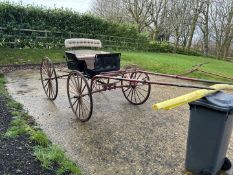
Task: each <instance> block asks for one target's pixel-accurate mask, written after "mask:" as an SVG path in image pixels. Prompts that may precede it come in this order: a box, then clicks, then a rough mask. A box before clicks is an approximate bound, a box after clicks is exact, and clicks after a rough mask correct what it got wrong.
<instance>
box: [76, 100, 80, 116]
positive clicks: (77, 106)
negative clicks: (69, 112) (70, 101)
mask: <svg viewBox="0 0 233 175" xmlns="http://www.w3.org/2000/svg"><path fill="white" fill-rule="evenodd" d="M79 106H80V103H79V102H78V103H77V105H76V108H75V114H77V110H78V108H79V111H80V107H79Z"/></svg>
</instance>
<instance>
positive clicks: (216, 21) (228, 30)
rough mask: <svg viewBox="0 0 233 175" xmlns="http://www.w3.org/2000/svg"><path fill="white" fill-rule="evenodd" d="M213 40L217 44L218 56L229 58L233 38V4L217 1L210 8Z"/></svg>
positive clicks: (227, 0)
mask: <svg viewBox="0 0 233 175" xmlns="http://www.w3.org/2000/svg"><path fill="white" fill-rule="evenodd" d="M210 21H211V30H212V38H213V39H215V42H216V51H217V53H216V55H217V56H218V57H220V58H226V57H227V56H228V52H229V48H230V45H231V41H232V38H233V2H232V1H230V0H226V1H220V0H218V1H215V2H213V4H212V5H211V8H210Z"/></svg>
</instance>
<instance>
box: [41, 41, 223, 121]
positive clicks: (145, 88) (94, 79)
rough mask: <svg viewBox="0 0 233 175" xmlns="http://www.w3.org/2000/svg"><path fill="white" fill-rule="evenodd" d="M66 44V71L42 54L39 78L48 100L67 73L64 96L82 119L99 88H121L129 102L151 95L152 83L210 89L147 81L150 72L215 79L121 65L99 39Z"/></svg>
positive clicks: (142, 100)
mask: <svg viewBox="0 0 233 175" xmlns="http://www.w3.org/2000/svg"><path fill="white" fill-rule="evenodd" d="M65 47H66V48H67V51H65V58H66V61H67V67H68V69H69V71H68V72H67V73H65V74H63V75H58V74H57V72H56V70H55V67H54V65H53V63H52V61H51V60H50V59H49V58H44V59H43V60H42V62H41V68H40V74H41V82H42V86H43V88H44V91H45V93H46V95H47V97H48V98H49V99H50V100H55V99H56V97H57V94H58V79H61V78H64V77H67V96H68V99H69V103H70V107H71V108H72V110H73V112H74V114H75V115H76V117H77V119H78V120H80V121H81V122H85V121H88V120H89V119H90V117H91V115H92V111H93V99H92V95H93V94H95V93H98V92H103V91H108V90H113V89H118V88H120V89H122V93H123V95H124V97H125V98H126V99H127V100H128V101H129V102H130V103H131V104H134V105H141V104H143V103H145V102H146V101H147V99H148V97H149V96H150V91H151V85H152V84H157V85H169V86H178V87H188V88H198V89H211V88H208V87H203V86H193V85H185V84H175V83H169V82H156V81H150V77H149V75H156V76H168V77H171V78H179V79H185V80H191V81H201V82H206V83H218V82H216V81H208V80H199V79H194V78H187V77H182V76H176V75H167V74H160V73H154V72H147V71H143V70H141V69H139V68H138V67H137V66H129V67H126V68H125V69H120V57H121V54H120V53H110V52H104V51H101V50H100V49H101V48H102V43H101V41H100V40H94V39H82V38H77V39H67V40H65ZM84 48H85V49H84ZM75 49H76V50H75ZM220 83H221V82H220Z"/></svg>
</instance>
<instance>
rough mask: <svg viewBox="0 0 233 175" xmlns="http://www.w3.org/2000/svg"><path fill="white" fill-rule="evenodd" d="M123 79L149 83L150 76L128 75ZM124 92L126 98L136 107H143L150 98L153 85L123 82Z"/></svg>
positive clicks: (141, 73)
mask: <svg viewBox="0 0 233 175" xmlns="http://www.w3.org/2000/svg"><path fill="white" fill-rule="evenodd" d="M123 78H127V79H134V80H142V81H149V80H150V78H149V76H148V74H146V73H143V72H133V73H126V74H125V75H123ZM121 85H122V92H123V94H124V96H125V98H126V99H127V100H128V101H129V102H130V103H132V104H134V105H141V104H143V103H145V102H146V101H147V99H148V98H149V96H150V91H151V84H149V83H144V82H136V81H124V80H123V81H122V82H121Z"/></svg>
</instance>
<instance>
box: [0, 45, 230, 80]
mask: <svg viewBox="0 0 233 175" xmlns="http://www.w3.org/2000/svg"><path fill="white" fill-rule="evenodd" d="M0 52H1V54H0V64H1V65H2V64H24V63H40V61H41V58H43V57H44V56H48V57H49V58H51V59H52V60H53V62H61V61H65V59H64V50H63V49H0ZM121 53H122V58H121V65H122V66H124V65H126V64H137V65H139V66H140V67H142V68H144V69H146V70H150V71H155V72H162V73H171V74H181V73H184V72H185V71H187V70H189V69H191V67H192V66H193V65H196V64H200V63H204V62H209V64H207V65H204V66H203V69H204V70H207V71H211V72H216V73H221V74H225V75H228V76H232V77H233V63H231V62H226V61H221V60H216V59H213V58H207V57H197V56H187V55H180V54H169V53H151V52H126V51H122V52H121ZM190 76H192V77H198V78H212V77H209V76H206V75H204V74H202V73H193V74H191V75H190Z"/></svg>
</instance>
